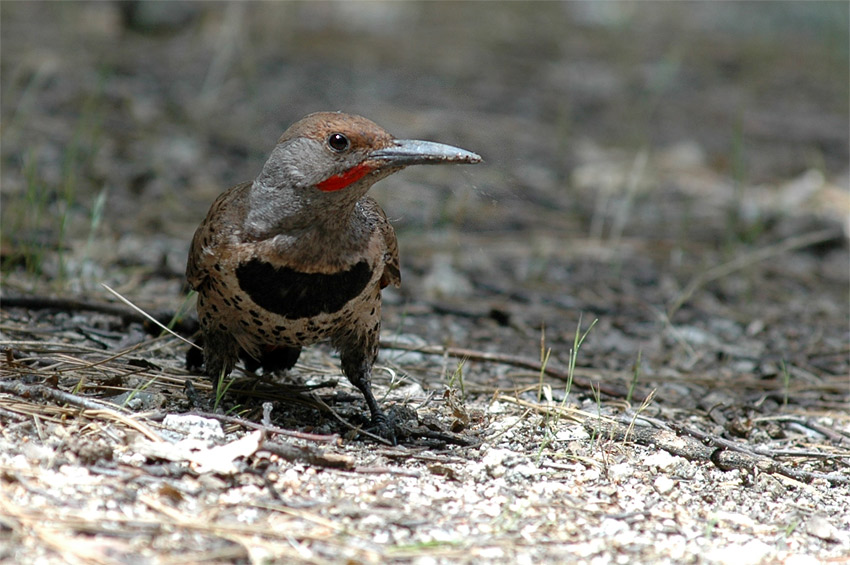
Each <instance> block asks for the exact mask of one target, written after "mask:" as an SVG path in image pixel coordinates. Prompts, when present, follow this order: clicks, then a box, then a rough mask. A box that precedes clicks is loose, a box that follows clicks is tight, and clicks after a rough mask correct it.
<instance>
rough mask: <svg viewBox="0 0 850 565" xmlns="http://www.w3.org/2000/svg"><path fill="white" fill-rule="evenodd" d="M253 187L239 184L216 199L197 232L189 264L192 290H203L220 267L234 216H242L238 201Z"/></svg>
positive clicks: (247, 184) (187, 269)
mask: <svg viewBox="0 0 850 565" xmlns="http://www.w3.org/2000/svg"><path fill="white" fill-rule="evenodd" d="M250 184H251V183H250V182H246V183H242V184H238V185H236V186H234V187H233V188H231V189H230V190H228V191H226V192H224V193H222V194H221V195H220V196H219V197H218V198H216V200H215V202H213V204H212V206H211V207H210V211H209V212H208V213H207V217H206V218H205V219H204V221H203V222H201V225H200V226H198V229H197V230H196V231H195V235H194V237H193V238H192V247H191V248H190V250H189V261H188V262H187V264H186V280H187V281H188V282H189V286H190V287H192V288H193V289H195V290H199V289H200V288H201V286H203V284H204V282H205V281H206V280H207V278H209V275H208V273H209V272H210V270H211V269H213V268H214V266H215V265H216V264H217V263H218V261H219V259H220V256H221V254H222V253H224V252H226V250H225V249H222V246H223V244H224V243H225V241H226V240H227V238H228V236H229V234H230V232H231V231H232V230H231V226H233V225H234V217H235V216H234V215H235V214H238V212H239V210H237V208H238V206H237V205H236V204H237V202H235V201H236V200H237V199H238V196H239V195H240V193H241V192H242V191H243V190H244V188H245V187H246V186H250Z"/></svg>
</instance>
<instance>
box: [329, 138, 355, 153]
mask: <svg viewBox="0 0 850 565" xmlns="http://www.w3.org/2000/svg"><path fill="white" fill-rule="evenodd" d="M349 145H351V142H350V141H348V138H347V137H345V136H344V135H342V134H341V133H332V134H331V135H330V137H328V146H330V148H331V149H333V150H334V151H336V152H337V153H342V152H343V151H345V150H346V149H348V146H349Z"/></svg>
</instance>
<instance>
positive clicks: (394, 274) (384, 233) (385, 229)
mask: <svg viewBox="0 0 850 565" xmlns="http://www.w3.org/2000/svg"><path fill="white" fill-rule="evenodd" d="M361 203H362V205H363V210H364V211H365V212H366V214H367V215H368V216H369V217H370V218H371V219H372V220H373V221H374V222H375V226H376V228H377V230H378V233H379V235H380V236H381V237H382V238H383V240H384V247H385V251H384V272H383V274H382V275H381V288H384V287H387V286H389V285H393V286H401V268H400V266H399V262H398V240H397V239H396V237H395V230H394V229H393V226H392V224H390V221H389V220H388V219H387V215H386V214H385V213H384V210H383V209H382V208H381V207H380V206H379V205H378V203H377V202H376V201H375V200H374V199H373V198H371V197H369V196H366V197H364V198H363V200H361Z"/></svg>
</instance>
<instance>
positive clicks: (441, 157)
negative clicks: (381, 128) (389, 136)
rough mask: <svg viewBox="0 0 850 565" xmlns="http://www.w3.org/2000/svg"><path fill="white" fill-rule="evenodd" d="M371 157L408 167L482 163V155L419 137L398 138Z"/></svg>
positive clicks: (386, 162) (387, 164)
mask: <svg viewBox="0 0 850 565" xmlns="http://www.w3.org/2000/svg"><path fill="white" fill-rule="evenodd" d="M369 158H370V159H375V160H376V161H382V162H383V163H385V165H384V166H390V167H394V166H399V167H406V166H408V165H439V164H441V163H469V164H472V163H480V162H481V161H482V159H481V155H478V154H477V153H473V152H472V151H467V150H466V149H461V148H460V147H452V146H451V145H445V144H443V143H434V142H433V141H419V140H418V139H396V140H393V143H392V145H390V146H388V147H384V148H383V149H376V150H375V151H372V152H371V153H370V154H369Z"/></svg>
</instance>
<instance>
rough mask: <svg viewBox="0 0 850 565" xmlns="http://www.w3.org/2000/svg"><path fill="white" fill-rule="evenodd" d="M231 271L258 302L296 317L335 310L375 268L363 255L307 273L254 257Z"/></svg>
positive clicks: (358, 291)
mask: <svg viewBox="0 0 850 565" xmlns="http://www.w3.org/2000/svg"><path fill="white" fill-rule="evenodd" d="M234 274H235V276H236V280H237V282H238V284H239V288H240V289H241V290H242V292H244V293H245V294H247V295H248V297H250V298H251V300H253V301H254V302H255V303H256V304H257V305H258V306H260V307H261V308H263V309H265V310H268V311H269V312H272V313H274V314H277V315H279V316H281V317H283V318H286V319H289V320H297V319H299V318H311V317H315V316H318V315H320V314H331V313H334V312H337V311H338V310H340V309H341V308H342V307H343V306H345V305H346V304H347V303H348V302H350V301H351V300H353V299H354V298H356V297H358V296H360V295H361V294H362V293H363V291H364V289H365V288H366V286H367V285H368V284H369V282H370V281H371V280H372V278H373V275H374V272H373V269H372V267H371V266H370V265H369V263H368V262H367V261H366V260H365V259H364V260H361V261H359V262H357V263H355V264H354V265H352V266H351V267H349V268H346V269H342V270H339V271H337V272H334V273H308V272H302V271H299V270H296V269H294V268H292V267H289V266H275V265H273V264H272V263H270V262H268V261H264V260H262V259H260V258H256V257H255V258H252V259H250V260H248V261H245V262H243V263H241V264H239V265H238V266H236V269H235V272H234Z"/></svg>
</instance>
